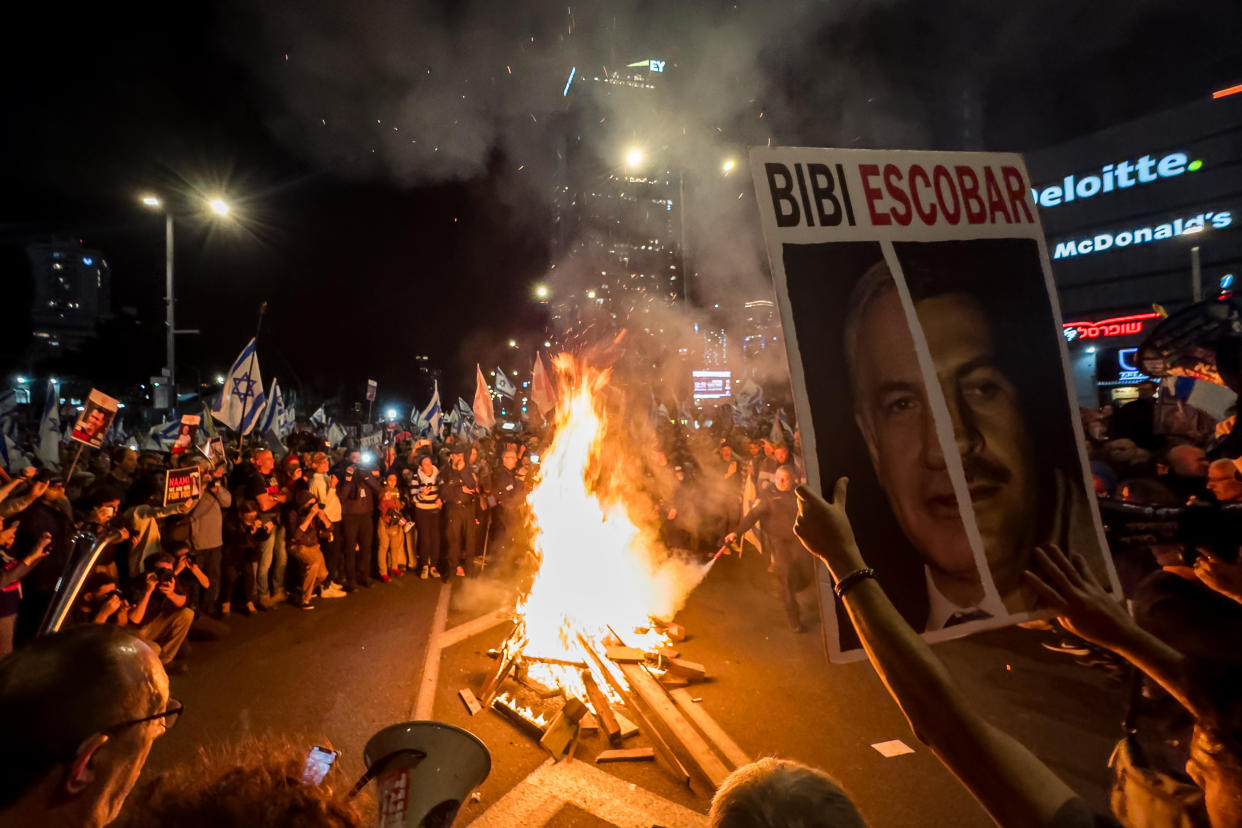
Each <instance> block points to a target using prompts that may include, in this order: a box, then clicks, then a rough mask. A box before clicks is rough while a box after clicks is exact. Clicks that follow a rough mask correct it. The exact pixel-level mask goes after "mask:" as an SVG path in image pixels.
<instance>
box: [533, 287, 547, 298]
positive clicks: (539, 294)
mask: <svg viewBox="0 0 1242 828" xmlns="http://www.w3.org/2000/svg"><path fill="white" fill-rule="evenodd" d="M535 297H536V298H537V299H547V298H548V286H547V285H535Z"/></svg>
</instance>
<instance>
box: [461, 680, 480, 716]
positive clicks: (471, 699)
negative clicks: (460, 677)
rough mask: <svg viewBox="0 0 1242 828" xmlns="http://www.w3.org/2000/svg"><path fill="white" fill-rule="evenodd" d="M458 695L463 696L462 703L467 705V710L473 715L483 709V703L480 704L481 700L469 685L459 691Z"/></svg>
mask: <svg viewBox="0 0 1242 828" xmlns="http://www.w3.org/2000/svg"><path fill="white" fill-rule="evenodd" d="M457 695H458V696H459V697H460V698H461V700H462V703H463V704H465V705H466V710H468V711H469V712H470V715H471V716H473V715H475V714H476V713H478V712H479V711H481V710H482V709H483V705H481V704H479V700H478V699H477V698H476V697H475V695H474V691H473V690H471V689H470V688H469V687H463V688H462V689H460V690H458V691H457Z"/></svg>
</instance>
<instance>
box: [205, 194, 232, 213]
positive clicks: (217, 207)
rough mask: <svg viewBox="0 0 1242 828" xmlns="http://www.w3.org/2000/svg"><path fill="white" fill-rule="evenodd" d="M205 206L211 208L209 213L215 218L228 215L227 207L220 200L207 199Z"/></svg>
mask: <svg viewBox="0 0 1242 828" xmlns="http://www.w3.org/2000/svg"><path fill="white" fill-rule="evenodd" d="M207 206H208V207H210V208H211V212H213V213H215V214H216V215H217V216H227V215H228V214H229V205H228V204H226V203H225V201H224V199H222V198H212V199H208V201H207Z"/></svg>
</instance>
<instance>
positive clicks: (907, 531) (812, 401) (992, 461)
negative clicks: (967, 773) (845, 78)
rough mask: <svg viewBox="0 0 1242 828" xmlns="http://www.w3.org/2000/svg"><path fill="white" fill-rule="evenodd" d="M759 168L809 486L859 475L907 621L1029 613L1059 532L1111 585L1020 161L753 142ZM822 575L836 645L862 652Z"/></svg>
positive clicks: (867, 523) (985, 620) (933, 633)
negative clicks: (1035, 568) (1042, 552)
mask: <svg viewBox="0 0 1242 828" xmlns="http://www.w3.org/2000/svg"><path fill="white" fill-rule="evenodd" d="M751 170H752V171H753V175H754V180H755V188H756V191H757V194H758V203H759V209H760V213H761V216H762V222H763V230H764V237H765V239H766V242H767V247H768V254H769V258H770V260H771V265H772V272H773V275H774V278H775V281H776V293H777V298H778V304H779V307H780V313H781V322H782V324H783V326H784V331H785V342H786V348H787V350H788V353H789V364H790V369H791V372H792V374H793V386H794V397H795V403H796V406H797V414H798V423H799V426H800V428H801V433H802V445H803V449H804V451H805V455H806V457H805V459H806V466H807V476H808V479H809V485H810V486H811V487H812V488H814V489H815V490H817V491H819V492H821V493H825V492H828V493H830V492H831V490H832V487H833V483H834V482H835V481H836V479H837V478H838V477H841V476H848V477H849V478H850V492H849V500H848V501H847V508H848V511H849V515H850V519H851V522H852V524H853V526H854V530H855V535H856V537H857V539H858V543H859V547H860V549H861V550H862V553H863V557H864V558H865V559H866V561H867V562H868V565H869V566H872V567H874V568H875V569H876V571H877V573H878V576H879V580H880V583H881V584H882V585H883V587H884V589H885V591H886V593H887V594H888V595H889V597H890V598H891V599H892V600H893V603H894V604H895V605H896V606H897V608H898V609H899V610H900V611H901V613H902V614H903V616H904V617H905V618H906V620H907V621H909V622H910V624H911V625H912V626H913V627H914V628H915V629H916V630H919V631H920V632H921V633H923V635H924V637H925V638H926V639H927V640H929V641H940V640H944V639H948V638H955V637H958V636H961V635H964V634H967V633H971V632H975V631H978V630H984V629H991V628H995V627H1000V626H1005V625H1008V624H1013V623H1016V622H1019V621H1023V620H1029V619H1031V618H1033V617H1035V616H1036V615H1037V613H1036V612H1034V606H1035V598H1034V595H1033V594H1032V593H1031V592H1030V590H1029V588H1028V587H1027V586H1026V584H1025V582H1024V581H1023V578H1022V572H1023V570H1025V569H1026V568H1028V567H1029V566H1031V565H1032V557H1031V556H1032V553H1033V550H1034V549H1035V548H1036V546H1039V545H1041V544H1048V543H1057V544H1058V545H1060V546H1061V548H1062V549H1066V550H1067V551H1071V552H1080V553H1082V554H1083V555H1085V556H1086V558H1087V560H1088V561H1089V562H1090V564H1091V565H1092V566H1093V567H1094V568H1095V569H1096V571H1097V572H1098V573H1099V574H1100V575H1101V577H1102V578H1103V579H1104V580H1105V582H1106V583H1109V584H1111V586H1112V589H1113V591H1114V592H1119V586H1118V582H1117V577H1116V573H1115V572H1114V570H1113V566H1112V561H1111V558H1110V557H1109V555H1108V553H1107V546H1106V545H1105V541H1104V534H1103V529H1102V525H1101V523H1100V518H1099V511H1098V508H1097V505H1096V503H1095V498H1094V494H1093V491H1094V489H1093V487H1092V485H1091V479H1090V475H1089V467H1088V464H1087V458H1086V452H1085V449H1084V443H1083V437H1082V426H1081V422H1080V420H1079V417H1078V416H1077V409H1076V406H1075V404H1074V402H1073V396H1072V388H1071V386H1070V382H1069V380H1068V376H1069V371H1068V368H1067V366H1068V356H1067V353H1066V349H1065V339H1064V337H1063V335H1062V333H1061V314H1060V309H1059V307H1058V306H1057V301H1056V293H1055V290H1054V288H1053V283H1052V276H1051V272H1050V270H1049V266H1048V253H1047V249H1046V247H1045V244H1044V237H1043V233H1042V231H1041V229H1040V225H1039V217H1038V213H1037V211H1036V209H1035V206H1034V204H1033V203H1032V201H1031V198H1030V186H1029V183H1028V179H1027V174H1026V169H1025V166H1024V165H1023V163H1022V159H1021V157H1020V156H1017V155H1009V154H993V153H948V152H906V151H881V150H835V149H799V148H787V149H755V150H752V152H751ZM842 369H844V370H842ZM959 504H965V507H964V508H962V507H960V505H959ZM817 571H818V572H819V573H820V574H819V578H818V580H819V590H820V596H821V607H822V609H823V612H822V617H823V621H824V628H825V630H824V631H825V636H826V639H827V643H828V650H829V657H830V658H831V659H832V660H833V661H850V660H854V659H857V658H861V657H862V651H861V650H860V649H859V643H858V639H857V636H856V634H855V633H854V630H853V628H852V626H851V625H850V623H849V620H848V617H847V616H846V615H845V613H844V611H843V610H841V609H840V608H839V607H836V606H835V604H834V596H833V594H832V589H831V577H830V576H829V575H828V573H827V572H826V571H825V570H824V568H823V567H819V568H818V569H817Z"/></svg>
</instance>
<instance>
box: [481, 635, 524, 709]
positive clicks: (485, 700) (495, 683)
mask: <svg viewBox="0 0 1242 828" xmlns="http://www.w3.org/2000/svg"><path fill="white" fill-rule="evenodd" d="M516 663H517V651H516V650H514V649H512V648H510V647H508V646H506V647H505V649H504V652H503V654H502V656H501V659H500V664H499V665H497V667H496V672H494V673H492V675H491V676H490V677H489V678H488V680H487V682H486V683H485V684H484V685H483V690H482V691H481V692H480V693H479V703H480V704H482V705H484V706H486V705H489V704H491V703H492V701H493V700H494V699H495V698H496V692H497V691H498V690H499V689H500V684H501V682H503V681H504V680H505V677H506V676H508V675H509V671H511V670H512V669H513V666H514V665H515V664H516Z"/></svg>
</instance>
